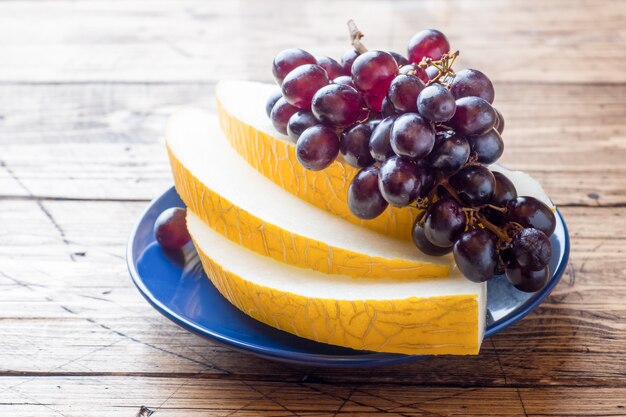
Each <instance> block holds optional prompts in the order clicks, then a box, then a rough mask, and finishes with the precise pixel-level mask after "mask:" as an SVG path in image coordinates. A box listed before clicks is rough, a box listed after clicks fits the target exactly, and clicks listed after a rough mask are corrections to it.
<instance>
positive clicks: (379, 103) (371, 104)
mask: <svg viewBox="0 0 626 417" xmlns="http://www.w3.org/2000/svg"><path fill="white" fill-rule="evenodd" d="M363 97H364V98H365V104H366V105H367V108H368V109H370V110H371V111H373V112H375V113H380V112H382V110H383V102H384V101H385V99H386V98H387V96H386V95H382V96H379V95H376V94H367V93H365V94H363Z"/></svg>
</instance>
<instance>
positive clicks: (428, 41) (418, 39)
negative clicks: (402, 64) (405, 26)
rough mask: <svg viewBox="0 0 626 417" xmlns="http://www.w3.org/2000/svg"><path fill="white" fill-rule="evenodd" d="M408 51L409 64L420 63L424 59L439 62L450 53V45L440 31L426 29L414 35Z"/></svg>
mask: <svg viewBox="0 0 626 417" xmlns="http://www.w3.org/2000/svg"><path fill="white" fill-rule="evenodd" d="M407 51H408V57H409V62H414V63H419V62H420V61H421V60H422V58H424V57H428V58H432V59H434V60H438V59H441V57H442V56H443V54H445V53H448V52H449V51H450V43H449V42H448V39H447V38H446V36H445V35H444V34H443V33H441V32H439V31H438V30H435V29H425V30H422V31H421V32H417V33H416V34H415V35H413V37H412V38H411V40H410V41H409V46H408V48H407Z"/></svg>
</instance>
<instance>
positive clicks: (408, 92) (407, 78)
mask: <svg viewBox="0 0 626 417" xmlns="http://www.w3.org/2000/svg"><path fill="white" fill-rule="evenodd" d="M425 87H426V86H425V85H424V83H423V82H422V81H421V80H420V79H419V78H417V77H416V76H415V75H402V74H400V75H398V76H396V78H394V79H393V81H392V82H391V85H390V86H389V92H388V93H387V99H388V100H389V101H390V102H391V104H393V107H394V109H396V110H397V111H398V112H400V113H409V112H413V113H416V112H417V96H418V95H419V94H420V92H421V91H422V90H423V89H424V88H425ZM453 102H454V100H453ZM383 110H384V105H383Z"/></svg>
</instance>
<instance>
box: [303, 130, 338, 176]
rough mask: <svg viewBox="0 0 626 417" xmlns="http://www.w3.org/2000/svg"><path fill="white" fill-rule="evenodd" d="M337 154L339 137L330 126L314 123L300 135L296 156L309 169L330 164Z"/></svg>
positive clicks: (316, 169) (320, 168)
mask: <svg viewBox="0 0 626 417" xmlns="http://www.w3.org/2000/svg"><path fill="white" fill-rule="evenodd" d="M337 154H339V138H338V137H337V133H335V131H334V130H333V129H331V128H330V127H326V126H323V125H315V126H313V127H310V128H308V129H307V130H305V131H304V132H302V134H301V135H300V139H298V143H297V144H296V156H297V158H298V161H299V162H300V164H301V165H302V166H303V167H305V168H306V169H309V170H311V171H319V170H322V169H324V168H326V167H327V166H328V165H330V164H331V162H333V161H334V160H335V158H336V157H337Z"/></svg>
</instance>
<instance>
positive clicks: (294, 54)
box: [272, 48, 317, 85]
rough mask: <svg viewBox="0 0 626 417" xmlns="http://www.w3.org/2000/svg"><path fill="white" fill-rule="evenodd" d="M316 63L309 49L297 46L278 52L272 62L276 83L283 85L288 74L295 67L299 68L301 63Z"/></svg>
mask: <svg viewBox="0 0 626 417" xmlns="http://www.w3.org/2000/svg"><path fill="white" fill-rule="evenodd" d="M316 63H317V61H316V60H315V57H314V56H313V55H311V54H310V53H308V52H307V51H303V50H302V49H297V48H290V49H285V50H284V51H280V52H279V53H278V54H276V57H275V58H274V62H273V64H272V74H274V79H275V80H276V83H278V85H281V84H282V83H283V80H284V79H285V77H286V76H287V74H289V73H290V72H291V71H292V70H293V69H296V68H298V67H299V66H300V65H305V64H316Z"/></svg>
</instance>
